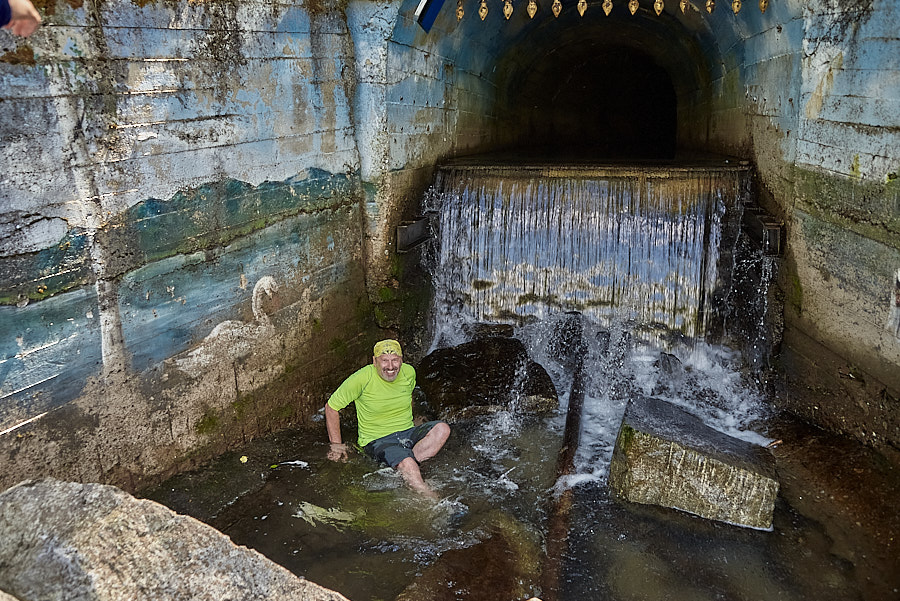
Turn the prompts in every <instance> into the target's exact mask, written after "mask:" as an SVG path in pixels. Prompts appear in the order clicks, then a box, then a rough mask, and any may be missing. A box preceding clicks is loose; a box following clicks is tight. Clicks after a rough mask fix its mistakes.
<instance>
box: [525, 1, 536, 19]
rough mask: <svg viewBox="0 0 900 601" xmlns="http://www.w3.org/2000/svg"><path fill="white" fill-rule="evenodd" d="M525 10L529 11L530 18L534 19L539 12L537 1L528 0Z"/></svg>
mask: <svg viewBox="0 0 900 601" xmlns="http://www.w3.org/2000/svg"><path fill="white" fill-rule="evenodd" d="M525 10H526V11H527V12H528V18H529V19H533V18H534V15H536V14H537V2H535V0H528V7H527V8H526V9H525Z"/></svg>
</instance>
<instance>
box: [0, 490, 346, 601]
mask: <svg viewBox="0 0 900 601" xmlns="http://www.w3.org/2000/svg"><path fill="white" fill-rule="evenodd" d="M0 566H3V569H2V570H0V589H3V590H4V591H7V592H8V593H9V594H12V595H15V597H17V598H18V599H19V600H20V601H35V600H37V599H42V600H48V601H49V600H55V599H60V600H61V599H67V600H71V601H79V600H85V601H87V600H91V601H102V600H107V599H108V600H118V599H134V600H142V599H147V600H150V599H152V600H154V601H164V600H167V599H171V600H173V601H174V600H180V599H195V600H201V599H209V600H210V601H213V600H221V599H244V600H250V599H266V600H279V599H284V600H288V599H290V600H307V601H340V600H342V599H345V597H344V596H343V595H340V594H338V593H336V592H334V591H331V590H328V589H326V588H323V587H321V586H318V585H316V584H313V583H312V582H309V581H307V580H304V579H302V578H298V577H297V576H295V575H294V574H292V573H290V572H289V571H288V570H286V569H285V568H283V567H281V566H279V565H277V564H276V563H274V562H272V561H270V560H269V559H266V558H265V557H263V556H262V555H261V554H259V553H257V552H256V551H253V550H250V549H247V548H246V547H238V546H237V545H235V544H234V543H232V542H231V540H229V538H228V537H227V536H225V535H224V534H222V533H221V532H219V531H217V530H215V529H214V528H211V527H210V526H207V525H205V524H203V523H201V522H199V521H197V520H195V519H193V518H190V517H186V516H181V515H178V514H176V513H174V512H173V511H171V510H169V509H167V508H166V507H163V506H162V505H159V504H158V503H155V502H153V501H147V500H138V499H135V498H134V497H132V496H131V495H129V494H127V493H125V492H123V491H121V490H119V489H117V488H114V487H112V486H103V485H100V484H75V483H69V482H60V481H57V480H42V481H29V482H24V483H22V484H20V485H18V486H15V487H13V488H11V489H9V490H7V491H6V492H4V493H2V494H0ZM6 598H7V597H4V595H3V593H2V592H0V600H2V599H6Z"/></svg>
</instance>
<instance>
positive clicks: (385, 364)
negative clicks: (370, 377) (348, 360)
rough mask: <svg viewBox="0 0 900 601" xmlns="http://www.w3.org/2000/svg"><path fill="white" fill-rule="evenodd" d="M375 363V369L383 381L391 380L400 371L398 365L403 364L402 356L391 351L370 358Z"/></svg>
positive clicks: (395, 377) (394, 378)
mask: <svg viewBox="0 0 900 601" xmlns="http://www.w3.org/2000/svg"><path fill="white" fill-rule="evenodd" d="M372 363H374V364H375V371H377V372H378V375H379V376H381V379H382V380H384V381H385V382H393V381H394V380H396V379H397V374H399V373H400V366H401V365H402V364H403V357H401V356H400V355H395V354H393V353H384V354H381V355H378V356H377V357H375V358H374V359H373V360H372Z"/></svg>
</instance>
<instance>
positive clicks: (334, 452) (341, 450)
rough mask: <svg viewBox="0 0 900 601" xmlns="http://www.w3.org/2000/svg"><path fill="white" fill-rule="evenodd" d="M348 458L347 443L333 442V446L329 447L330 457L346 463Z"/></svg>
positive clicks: (332, 459)
mask: <svg viewBox="0 0 900 601" xmlns="http://www.w3.org/2000/svg"><path fill="white" fill-rule="evenodd" d="M347 458H348V455H347V445H345V444H344V443H341V442H333V443H331V448H329V449H328V459H330V460H331V461H340V462H342V463H346V462H347Z"/></svg>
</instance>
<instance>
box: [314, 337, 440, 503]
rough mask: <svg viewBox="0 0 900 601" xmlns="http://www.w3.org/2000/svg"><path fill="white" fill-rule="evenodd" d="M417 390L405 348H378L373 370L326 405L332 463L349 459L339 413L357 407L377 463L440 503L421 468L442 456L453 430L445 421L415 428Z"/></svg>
mask: <svg viewBox="0 0 900 601" xmlns="http://www.w3.org/2000/svg"><path fill="white" fill-rule="evenodd" d="M415 386H416V370H415V369H414V368H413V367H412V366H411V365H409V364H407V363H403V351H402V350H401V349H400V343H399V342H397V341H396V340H382V341H381V342H379V343H378V344H376V345H375V349H374V353H373V358H372V365H366V366H365V367H363V368H361V369H359V370H357V371H356V372H354V373H353V374H351V375H350V376H349V377H348V378H347V379H346V380H344V382H343V383H342V384H341V385H340V386H339V387H338V389H337V390H335V391H334V394H332V395H331V397H330V398H329V399H328V402H327V403H326V404H325V427H326V430H327V431H328V440H329V441H330V442H331V449H330V450H329V451H328V458H329V459H331V460H332V461H346V459H347V445H345V444H343V442H342V439H341V422H340V416H339V415H338V412H339V411H340V410H341V409H343V408H344V407H346V406H347V405H349V404H350V403H351V402H353V401H356V417H357V421H358V422H359V446H360V447H362V449H363V450H364V451H365V452H366V454H367V455H369V456H370V457H372V458H373V459H375V460H376V461H380V462H382V463H386V464H387V465H389V466H391V467H392V468H394V469H395V470H397V471H398V472H400V475H401V476H403V479H404V480H405V481H406V483H407V484H408V485H409V486H410V487H411V488H412V489H413V490H416V491H418V492H420V493H422V494H424V495H426V496H428V497H430V498H433V499H436V498H437V495H436V494H435V493H434V491H432V490H431V489H430V488H429V487H428V485H427V484H425V480H423V479H422V473H421V472H420V471H419V464H420V463H422V462H423V461H425V460H426V459H431V458H432V457H434V456H435V455H436V454H437V452H438V451H440V450H441V447H443V446H444V443H445V442H447V438H448V437H449V436H450V426H448V425H447V424H446V423H445V422H442V421H432V422H426V423H424V424H422V425H419V426H415V425H414V424H413V414H412V391H413V388H415Z"/></svg>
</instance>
